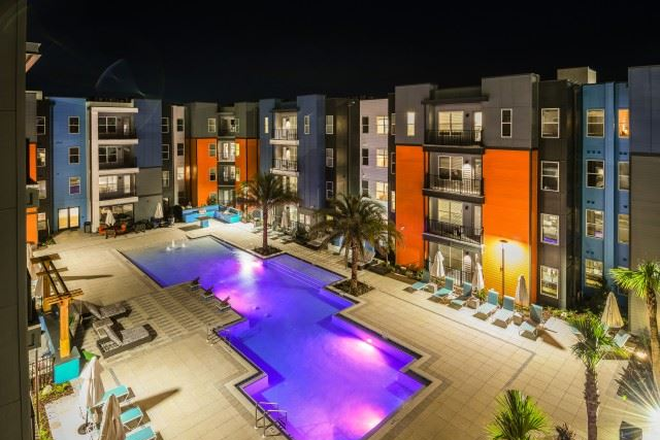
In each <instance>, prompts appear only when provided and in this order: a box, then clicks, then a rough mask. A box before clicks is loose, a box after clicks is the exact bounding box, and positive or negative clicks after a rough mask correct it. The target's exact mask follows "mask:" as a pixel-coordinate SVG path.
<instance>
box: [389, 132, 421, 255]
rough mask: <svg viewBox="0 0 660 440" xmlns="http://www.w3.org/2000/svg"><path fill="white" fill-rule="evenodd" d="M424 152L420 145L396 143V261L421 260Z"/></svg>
mask: <svg viewBox="0 0 660 440" xmlns="http://www.w3.org/2000/svg"><path fill="white" fill-rule="evenodd" d="M423 188H424V152H423V150H422V147H420V146H407V145H397V146H396V229H397V230H398V231H399V232H400V233H401V235H402V236H403V238H402V241H401V242H400V243H398V244H397V245H396V262H397V264H404V265H405V264H414V265H416V266H419V267H422V266H423V264H424V240H423V239H422V234H423V233H424V196H423V194H422V189H423Z"/></svg>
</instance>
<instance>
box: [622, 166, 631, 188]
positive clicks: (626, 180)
mask: <svg viewBox="0 0 660 440" xmlns="http://www.w3.org/2000/svg"><path fill="white" fill-rule="evenodd" d="M619 190H620V191H628V190H630V162H619Z"/></svg>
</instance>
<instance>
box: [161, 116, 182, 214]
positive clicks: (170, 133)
mask: <svg viewBox="0 0 660 440" xmlns="http://www.w3.org/2000/svg"><path fill="white" fill-rule="evenodd" d="M162 112H163V115H162V117H161V134H162V145H161V157H162V167H163V168H162V188H163V207H164V208H165V209H166V210H168V208H169V207H171V206H175V205H178V204H179V202H180V200H181V199H182V200H183V201H185V200H186V194H187V188H186V179H185V175H186V173H185V166H186V157H185V151H186V149H185V145H186V132H185V124H186V123H185V107H184V106H182V105H174V104H168V103H163V110H162Z"/></svg>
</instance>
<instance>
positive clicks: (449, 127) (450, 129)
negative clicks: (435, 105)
mask: <svg viewBox="0 0 660 440" xmlns="http://www.w3.org/2000/svg"><path fill="white" fill-rule="evenodd" d="M464 120H465V113H464V112H462V111H442V112H438V130H439V131H440V132H441V133H449V134H451V133H461V132H462V131H463V121H464Z"/></svg>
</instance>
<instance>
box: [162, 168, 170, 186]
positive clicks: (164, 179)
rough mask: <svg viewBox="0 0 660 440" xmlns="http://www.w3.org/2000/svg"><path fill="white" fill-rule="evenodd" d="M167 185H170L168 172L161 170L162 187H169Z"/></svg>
mask: <svg viewBox="0 0 660 440" xmlns="http://www.w3.org/2000/svg"><path fill="white" fill-rule="evenodd" d="M169 187H170V172H169V171H163V188H169Z"/></svg>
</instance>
